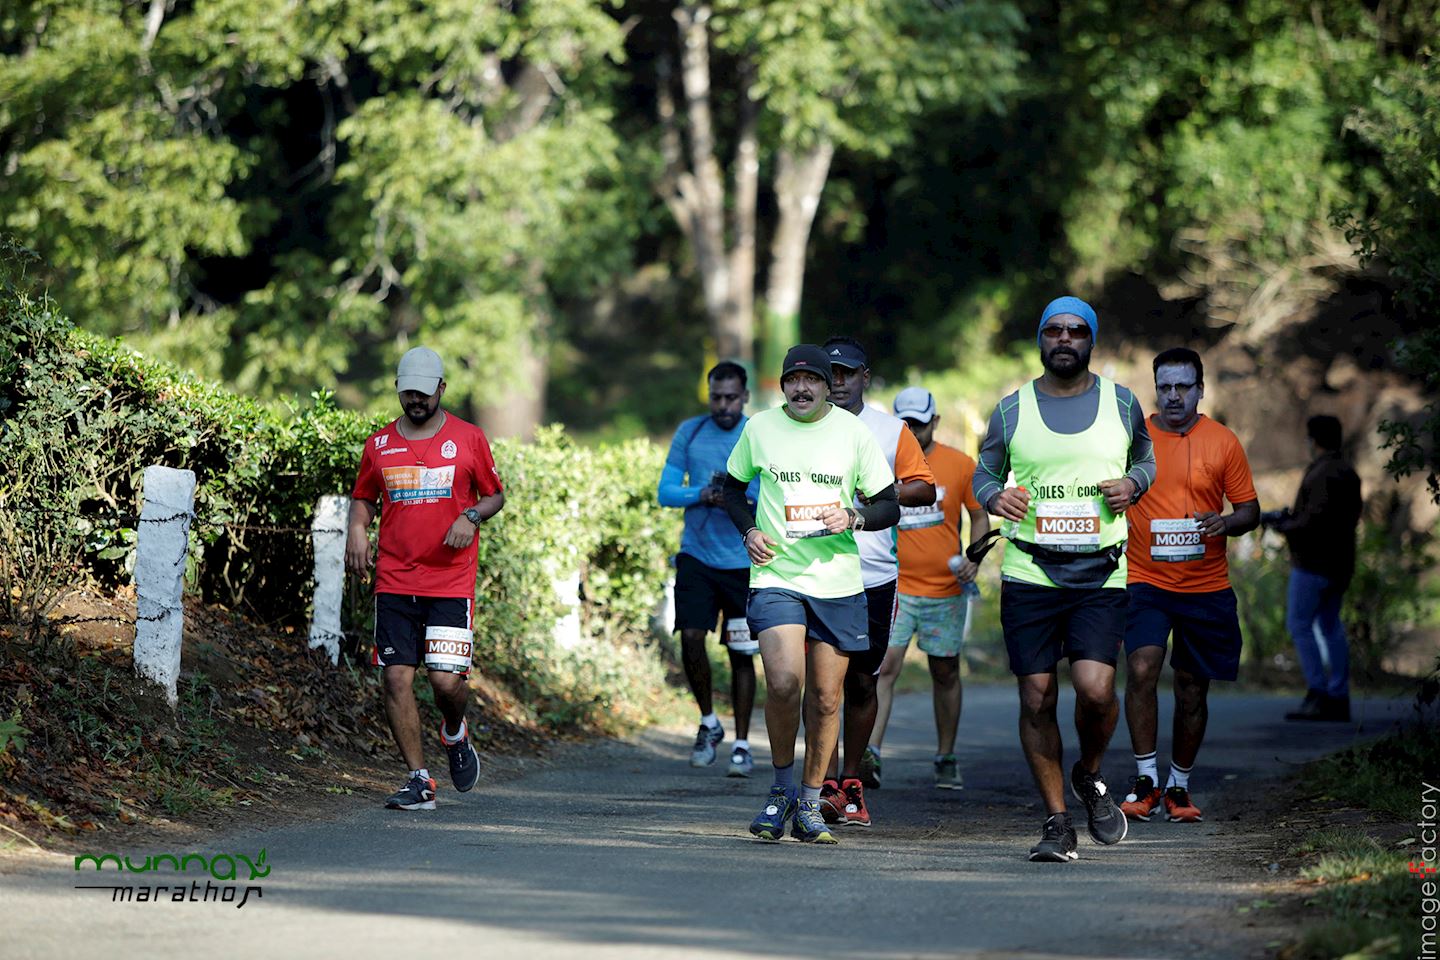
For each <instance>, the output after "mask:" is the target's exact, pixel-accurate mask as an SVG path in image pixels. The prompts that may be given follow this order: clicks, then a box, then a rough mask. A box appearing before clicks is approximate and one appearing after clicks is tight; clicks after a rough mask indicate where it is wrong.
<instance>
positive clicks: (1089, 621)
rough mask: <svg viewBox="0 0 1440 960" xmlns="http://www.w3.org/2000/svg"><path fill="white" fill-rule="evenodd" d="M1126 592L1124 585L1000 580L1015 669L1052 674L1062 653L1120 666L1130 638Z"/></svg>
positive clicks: (1003, 620)
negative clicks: (1057, 584)
mask: <svg viewBox="0 0 1440 960" xmlns="http://www.w3.org/2000/svg"><path fill="white" fill-rule="evenodd" d="M1127 603H1128V597H1127V595H1126V591H1125V590H1123V589H1121V588H1119V587H1042V586H1039V585H1037V584H1033V583H1017V582H1015V581H1013V580H1006V581H1004V582H1003V583H1001V584H1000V627H1001V629H1002V630H1003V631H1004V633H1005V650H1006V652H1007V653H1008V654H1009V655H1010V671H1011V672H1012V673H1014V674H1015V675H1016V676H1017V677H1024V676H1029V675H1030V674H1035V673H1049V672H1050V671H1051V670H1053V669H1055V665H1056V664H1057V663H1059V662H1060V658H1061V657H1066V658H1068V659H1069V660H1070V662H1071V663H1074V662H1075V661H1076V660H1097V661H1099V662H1100V663H1105V664H1109V665H1110V666H1112V667H1113V666H1115V662H1116V661H1117V660H1118V659H1119V656H1120V645H1121V643H1123V642H1124V640H1125V609H1126V605H1127Z"/></svg>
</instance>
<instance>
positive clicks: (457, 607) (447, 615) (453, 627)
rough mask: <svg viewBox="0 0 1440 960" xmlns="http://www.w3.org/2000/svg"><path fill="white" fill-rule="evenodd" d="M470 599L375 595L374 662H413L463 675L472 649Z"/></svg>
mask: <svg viewBox="0 0 1440 960" xmlns="http://www.w3.org/2000/svg"><path fill="white" fill-rule="evenodd" d="M474 604H475V601H474V600H473V599H471V598H470V597H412V596H406V595H404V594H398V593H377V594H375V655H374V660H373V662H374V664H375V666H377V667H395V666H410V667H413V666H416V665H417V664H419V663H420V660H421V654H422V652H423V654H424V660H425V667H426V669H428V670H443V671H447V672H449V673H458V674H461V675H462V676H463V675H465V674H467V673H469V672H470V660H471V656H472V655H473V652H474V648H475V645H474V637H475V634H474V632H473V631H472V627H473V626H474Z"/></svg>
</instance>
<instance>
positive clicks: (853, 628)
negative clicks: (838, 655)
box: [748, 587, 870, 653]
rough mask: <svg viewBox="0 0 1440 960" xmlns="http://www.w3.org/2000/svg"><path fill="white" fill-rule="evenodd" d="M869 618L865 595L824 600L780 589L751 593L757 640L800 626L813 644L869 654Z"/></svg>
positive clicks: (752, 623) (752, 624)
mask: <svg viewBox="0 0 1440 960" xmlns="http://www.w3.org/2000/svg"><path fill="white" fill-rule="evenodd" d="M868 614H869V608H868V607H867V605H866V602H865V594H863V593H857V594H855V595H854V596H850V597H836V598H835V599H833V600H822V599H819V598H817V597H807V596H806V595H805V594H803V593H797V592H796V591H794V590H784V589H781V588H779V587H761V588H759V589H758V590H751V591H750V607H749V613H748V616H749V620H750V634H751V635H752V636H754V637H756V638H757V639H758V638H759V636H760V634H761V632H762V631H765V630H769V629H770V628H772V627H783V626H787V625H796V624H798V625H800V626H803V627H805V636H806V638H807V639H809V640H818V641H820V642H821V643H828V644H830V645H831V646H832V647H835V648H836V649H837V650H840V651H841V652H843V653H868V652H869V650H870V630H869V627H868V625H867V620H868Z"/></svg>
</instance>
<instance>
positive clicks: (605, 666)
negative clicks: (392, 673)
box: [0, 249, 676, 726]
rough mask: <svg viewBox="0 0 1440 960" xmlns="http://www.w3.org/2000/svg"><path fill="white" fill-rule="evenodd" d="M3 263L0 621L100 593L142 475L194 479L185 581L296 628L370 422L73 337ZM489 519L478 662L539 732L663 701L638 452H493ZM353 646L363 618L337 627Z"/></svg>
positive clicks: (652, 507)
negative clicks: (575, 625)
mask: <svg viewBox="0 0 1440 960" xmlns="http://www.w3.org/2000/svg"><path fill="white" fill-rule="evenodd" d="M20 256H22V252H21V251H17V250H14V249H11V250H9V251H7V257H6V258H5V259H4V260H0V383H4V384H5V385H6V392H5V395H4V397H3V402H4V404H5V405H6V410H5V413H6V417H5V420H4V422H3V428H0V444H3V447H4V449H5V450H6V456H7V469H6V471H5V472H4V474H3V475H0V614H4V615H7V616H8V617H10V618H17V617H23V618H25V619H26V620H27V621H28V622H30V623H31V624H32V625H33V629H34V632H35V634H36V635H43V634H44V633H45V630H44V629H43V627H44V619H45V617H46V615H47V614H48V613H49V612H50V610H52V609H53V607H54V605H55V603H56V602H57V600H59V599H60V598H61V596H62V594H63V593H65V592H66V591H70V590H73V589H74V588H76V587H77V586H80V585H83V584H84V583H85V582H87V581H89V580H91V579H94V578H100V579H105V578H113V577H115V576H117V574H119V573H120V572H121V565H122V564H124V563H126V562H127V561H128V559H129V557H130V554H131V552H132V549H133V543H134V530H135V521H134V516H135V514H136V513H138V506H139V504H138V498H139V494H140V483H141V475H142V472H143V470H144V468H145V467H146V466H148V465H150V464H164V465H168V466H173V467H182V468H186V469H191V470H194V471H195V473H196V475H197V480H198V488H197V494H196V513H197V520H196V522H195V525H194V527H193V528H192V534H191V536H192V550H191V555H192V564H193V566H192V571H191V582H192V585H194V586H196V587H198V588H199V589H200V590H201V591H202V593H204V594H205V595H207V596H209V597H210V598H212V599H217V600H220V601H223V602H225V603H226V604H227V605H231V606H237V607H241V608H243V609H245V610H248V611H251V612H254V613H257V614H259V615H260V616H261V618H262V619H264V620H265V621H267V622H271V623H274V622H277V621H280V622H284V621H289V622H292V623H294V622H299V623H302V624H303V622H304V617H305V604H306V602H307V596H308V592H309V591H308V590H306V589H303V588H302V589H296V585H297V584H305V583H307V582H308V581H309V578H310V575H311V563H312V561H311V559H310V551H309V540H310V538H309V525H310V519H311V515H312V512H313V509H314V505H315V501H316V499H317V498H318V497H319V496H321V495H324V494H335V493H344V492H346V491H348V489H349V486H350V484H351V482H352V481H353V478H354V474H355V470H356V466H357V464H358V463H359V454H360V449H361V446H362V444H363V443H364V440H365V438H366V437H367V436H368V435H369V434H370V433H371V432H372V431H373V430H374V429H375V428H376V427H377V426H379V425H380V423H381V422H383V421H381V420H378V419H375V418H370V417H367V416H363V415H360V414H356V413H353V412H346V411H341V410H338V409H336V408H335V406H334V403H333V402H332V400H331V399H330V397H329V396H328V395H326V394H316V395H315V396H314V397H312V399H311V402H310V403H309V404H307V405H305V406H304V407H303V408H301V409H293V410H291V409H272V408H267V407H264V406H262V405H260V404H258V403H256V402H255V401H253V400H250V399H246V398H242V397H238V396H236V395H234V394H231V393H229V392H227V391H225V390H223V389H221V388H218V387H214V386H207V385H205V384H203V383H201V382H200V381H198V380H196V379H195V378H194V377H192V376H190V375H188V374H183V373H179V372H177V371H176V370H174V369H173V368H171V367H169V366H166V365H164V364H161V363H158V362H156V361H153V360H147V359H144V358H142V357H140V356H138V355H136V354H135V353H134V352H133V351H131V350H128V349H126V348H125V347H124V346H122V345H121V344H119V343H118V342H116V341H111V340H106V339H102V338H98V337H96V336H94V335H92V334H88V333H85V332H82V331H79V330H76V329H74V328H73V327H72V326H71V325H70V324H69V323H68V322H67V321H66V320H65V319H63V318H62V317H60V316H59V315H58V314H57V312H56V310H55V308H54V305H53V304H52V303H51V302H50V301H48V300H47V299H45V298H44V297H39V296H36V295H34V294H33V293H31V292H30V290H29V286H28V283H27V282H26V280H25V279H24V278H23V277H22V276H20V275H19V273H18V271H17V270H16V269H14V268H13V265H14V263H15V262H16V260H17V259H18V258H19V257H20ZM495 458H496V462H497V465H498V468H499V470H500V473H501V476H502V478H503V479H504V481H505V483H506V488H507V496H508V503H507V506H506V508H505V510H504V511H503V512H502V513H501V514H500V515H499V516H498V517H497V518H495V519H494V520H493V521H491V522H490V523H489V524H487V525H486V527H485V528H484V530H483V531H482V535H481V539H480V576H479V583H478V594H479V603H478V604H477V610H476V616H475V631H476V636H477V655H476V656H477V663H478V664H479V665H480V666H481V668H482V669H483V670H485V671H486V672H487V673H489V674H490V675H492V676H496V677H498V678H499V679H501V680H502V681H505V682H506V683H508V684H510V685H511V686H512V687H513V688H514V689H516V691H517V692H518V693H520V694H521V695H522V700H523V702H524V703H526V704H528V705H529V706H530V707H531V708H532V709H534V711H535V712H536V716H537V718H539V719H542V720H544V721H546V722H548V723H552V724H557V725H569V724H574V723H580V722H584V723H590V724H599V725H602V726H620V725H623V724H625V723H627V722H631V721H634V720H637V719H640V718H641V717H643V716H645V715H646V714H647V712H648V711H649V709H650V708H651V707H653V706H654V705H655V704H656V703H657V702H658V701H659V699H660V698H661V697H663V675H662V673H661V667H660V664H659V662H658V660H657V658H656V657H655V656H654V655H653V654H654V651H653V649H652V648H651V646H650V616H651V613H652V611H653V610H654V609H655V606H656V604H657V602H658V600H659V598H660V594H661V591H662V590H663V584H664V580H665V576H666V569H667V566H666V558H667V556H668V555H669V553H670V552H672V551H673V550H674V549H675V548H676V543H675V536H676V531H675V525H674V524H673V523H670V522H662V514H661V512H660V507H659V506H658V504H657V503H656V502H655V497H654V485H655V481H656V478H657V477H658V476H659V472H660V466H661V461H662V459H663V454H662V452H661V451H660V450H659V448H657V447H655V446H654V445H652V444H650V443H649V442H647V441H639V440H637V441H631V442H629V443H627V444H623V445H620V446H617V447H600V448H578V447H576V446H575V445H574V444H573V443H572V442H570V441H569V440H568V439H567V438H566V437H565V436H564V434H562V433H561V432H559V430H558V429H557V430H552V431H549V432H546V433H545V434H543V435H542V436H541V437H540V438H538V439H537V441H536V442H535V443H533V444H520V443H518V442H514V441H502V442H500V443H497V444H496V445H495ZM577 573H578V574H579V577H580V584H581V589H582V590H583V600H584V603H583V605H582V608H581V615H582V617H583V618H584V625H585V626H586V627H587V628H588V629H586V630H585V631H584V633H585V635H586V636H587V639H586V640H584V641H583V642H582V643H581V644H580V645H579V646H577V647H575V648H574V649H569V650H566V649H560V648H559V647H558V646H557V645H556V643H555V642H554V640H553V638H552V627H553V625H554V623H555V618H556V616H557V615H558V614H559V612H560V605H559V601H558V598H557V595H556V592H555V589H554V587H553V586H552V581H553V580H554V579H557V578H561V577H565V576H570V575H574V574H577ZM348 626H349V627H351V628H353V629H355V631H356V632H360V628H362V627H363V624H362V623H358V622H357V623H352V624H349V625H348Z"/></svg>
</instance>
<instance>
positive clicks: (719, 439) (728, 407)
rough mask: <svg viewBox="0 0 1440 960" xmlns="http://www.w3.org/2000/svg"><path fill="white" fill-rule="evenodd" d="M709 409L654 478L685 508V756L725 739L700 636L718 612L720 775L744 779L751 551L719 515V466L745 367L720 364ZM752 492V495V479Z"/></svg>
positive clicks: (700, 755)
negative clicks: (727, 699) (723, 707)
mask: <svg viewBox="0 0 1440 960" xmlns="http://www.w3.org/2000/svg"><path fill="white" fill-rule="evenodd" d="M706 383H707V384H708V385H709V388H710V412H709V413H708V414H707V415H705V416H699V417H692V418H690V419H689V420H686V421H685V422H684V423H682V424H680V429H678V430H676V431H675V438H674V440H672V441H671V442H670V453H669V456H667V457H666V458H665V469H664V472H663V473H661V475H660V489H659V497H660V505H661V506H662V507H682V508H684V510H685V532H684V534H683V535H682V536H681V539H680V553H679V554H678V555H677V556H676V557H675V629H676V630H677V631H679V633H680V658H681V662H682V663H683V665H684V667H685V679H686V680H687V681H688V682H689V684H690V690H691V692H692V693H693V694H694V695H695V703H696V705H697V706H698V707H699V708H700V729H699V730H698V731H696V733H695V748H694V751H693V752H692V753H691V754H690V765H691V766H692V767H708V766H709V765H711V764H713V763H714V762H715V748H716V746H718V745H719V743H720V741H722V740H723V739H725V731H724V728H723V727H721V726H720V718H719V717H718V716H716V715H715V708H714V704H713V702H712V698H711V681H710V658H709V657H708V656H707V655H706V652H705V637H706V635H707V634H709V633H710V631H711V630H713V629H715V622H716V618H717V616H720V617H721V621H720V623H721V633H720V636H721V639H722V640H723V641H724V643H725V644H726V646H727V647H728V648H729V653H730V676H731V702H732V704H733V705H734V707H735V742H734V744H733V745H732V747H731V752H730V765H729V768H728V769H727V770H726V775H727V776H731V777H748V776H749V775H750V771H751V770H752V769H753V767H754V760H753V759H752V757H751V754H750V743H749V741H748V740H747V739H746V738H747V737H748V735H749V733H750V712H751V710H752V708H753V707H754V705H755V657H754V655H755V652H756V651H757V650H758V649H759V647H758V646H757V644H756V642H755V640H753V639H752V638H751V636H750V628H749V626H748V624H747V623H746V620H745V606H746V602H747V600H748V598H749V591H750V556H749V554H748V553H746V551H745V543H744V541H743V540H741V538H740V532H739V531H738V530H736V529H735V524H734V523H733V522H732V521H731V520H730V517H729V516H728V515H727V514H726V512H725V507H724V506H723V497H722V495H721V487H722V486H723V483H724V476H725V463H726V461H727V460H729V458H730V451H731V450H732V449H733V448H734V446H735V443H736V441H737V440H739V439H740V433H741V430H742V428H743V427H744V425H745V415H744V410H745V402H746V401H747V400H749V399H750V393H749V391H748V390H747V389H746V383H747V378H746V374H745V368H744V367H742V366H740V365H739V364H737V363H731V362H729V361H724V362H721V363H718V364H716V365H715V367H714V368H713V369H712V370H711V371H710V373H709V374H708V375H707V377H706ZM751 486H752V489H751V491H750V496H751V497H752V498H753V496H754V489H753V487H754V484H752V485H751Z"/></svg>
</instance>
